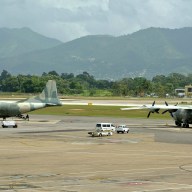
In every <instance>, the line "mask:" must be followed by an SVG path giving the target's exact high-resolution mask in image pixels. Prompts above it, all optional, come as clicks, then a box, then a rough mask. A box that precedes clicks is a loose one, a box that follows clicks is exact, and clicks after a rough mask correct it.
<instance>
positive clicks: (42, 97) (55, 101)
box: [0, 80, 62, 120]
mask: <svg viewBox="0 0 192 192" xmlns="http://www.w3.org/2000/svg"><path fill="white" fill-rule="evenodd" d="M60 105H62V104H61V102H60V100H59V98H58V96H57V87H56V82H55V81H54V80H49V81H48V82H47V84H46V86H45V88H44V90H43V91H42V93H41V94H39V95H38V96H34V97H31V98H29V99H25V100H20V101H17V102H13V103H8V102H5V101H0V117H1V118H3V119H4V120H5V119H6V118H7V117H19V118H23V117H24V116H23V114H24V113H28V112H30V111H34V110H37V109H41V108H45V107H50V106H60Z"/></svg>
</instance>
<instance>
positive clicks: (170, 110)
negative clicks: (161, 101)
mask: <svg viewBox="0 0 192 192" xmlns="http://www.w3.org/2000/svg"><path fill="white" fill-rule="evenodd" d="M177 104H178V103H176V104H175V105H174V106H177ZM165 105H166V106H169V104H168V103H167V102H166V101H165ZM175 111H177V109H167V110H165V111H163V112H162V114H164V113H166V112H169V113H170V115H171V117H173V114H172V113H173V112H175Z"/></svg>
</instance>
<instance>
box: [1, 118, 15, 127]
mask: <svg viewBox="0 0 192 192" xmlns="http://www.w3.org/2000/svg"><path fill="white" fill-rule="evenodd" d="M2 127H3V128H8V127H13V128H17V123H16V122H15V121H13V120H10V121H2Z"/></svg>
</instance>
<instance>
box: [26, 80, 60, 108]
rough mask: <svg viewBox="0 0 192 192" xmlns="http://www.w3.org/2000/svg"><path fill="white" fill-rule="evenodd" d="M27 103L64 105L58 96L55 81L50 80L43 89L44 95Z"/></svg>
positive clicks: (28, 100) (30, 99)
mask: <svg viewBox="0 0 192 192" xmlns="http://www.w3.org/2000/svg"><path fill="white" fill-rule="evenodd" d="M26 101H27V102H38V103H45V104H46V105H47V106H57V105H62V104H61V101H60V100H59V98H58V95H57V86H56V82H55V81H54V80H49V81H48V82H47V84H46V86H45V88H44V89H43V91H42V93H41V94H39V95H37V96H35V97H32V98H29V99H27V100H26Z"/></svg>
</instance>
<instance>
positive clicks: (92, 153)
mask: <svg viewBox="0 0 192 192" xmlns="http://www.w3.org/2000/svg"><path fill="white" fill-rule="evenodd" d="M99 122H112V123H114V124H116V125H118V124H127V125H128V126H129V128H130V132H129V133H128V134H116V133H114V134H113V135H112V136H108V137H107V136H106V137H95V138H92V137H90V136H89V135H88V134H87V133H88V131H90V130H93V129H94V127H95V124H96V123H99ZM0 132H1V134H0V153H1V156H0V191H21V192H23V191H27V192H28V191H30V192H39V191H46V192H47V191H65V192H90V191H92V192H94V191H95V192H96V191H105V192H108V191H110V192H112V191H115V192H116V191H130V192H143V191H150V192H151V191H158V192H159V191H163V192H166V191H169V192H170V191H174V192H175V191H182V192H189V191H192V179H191V178H192V151H191V144H192V129H190V128H189V129H186V128H181V129H180V128H177V127H176V126H174V122H173V121H172V120H166V121H165V120H160V119H158V120H154V119H129V118H107V117H101V118H100V117H74V116H73V117H66V116H47V115H45V116H44V115H31V116H30V121H18V128H0Z"/></svg>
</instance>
